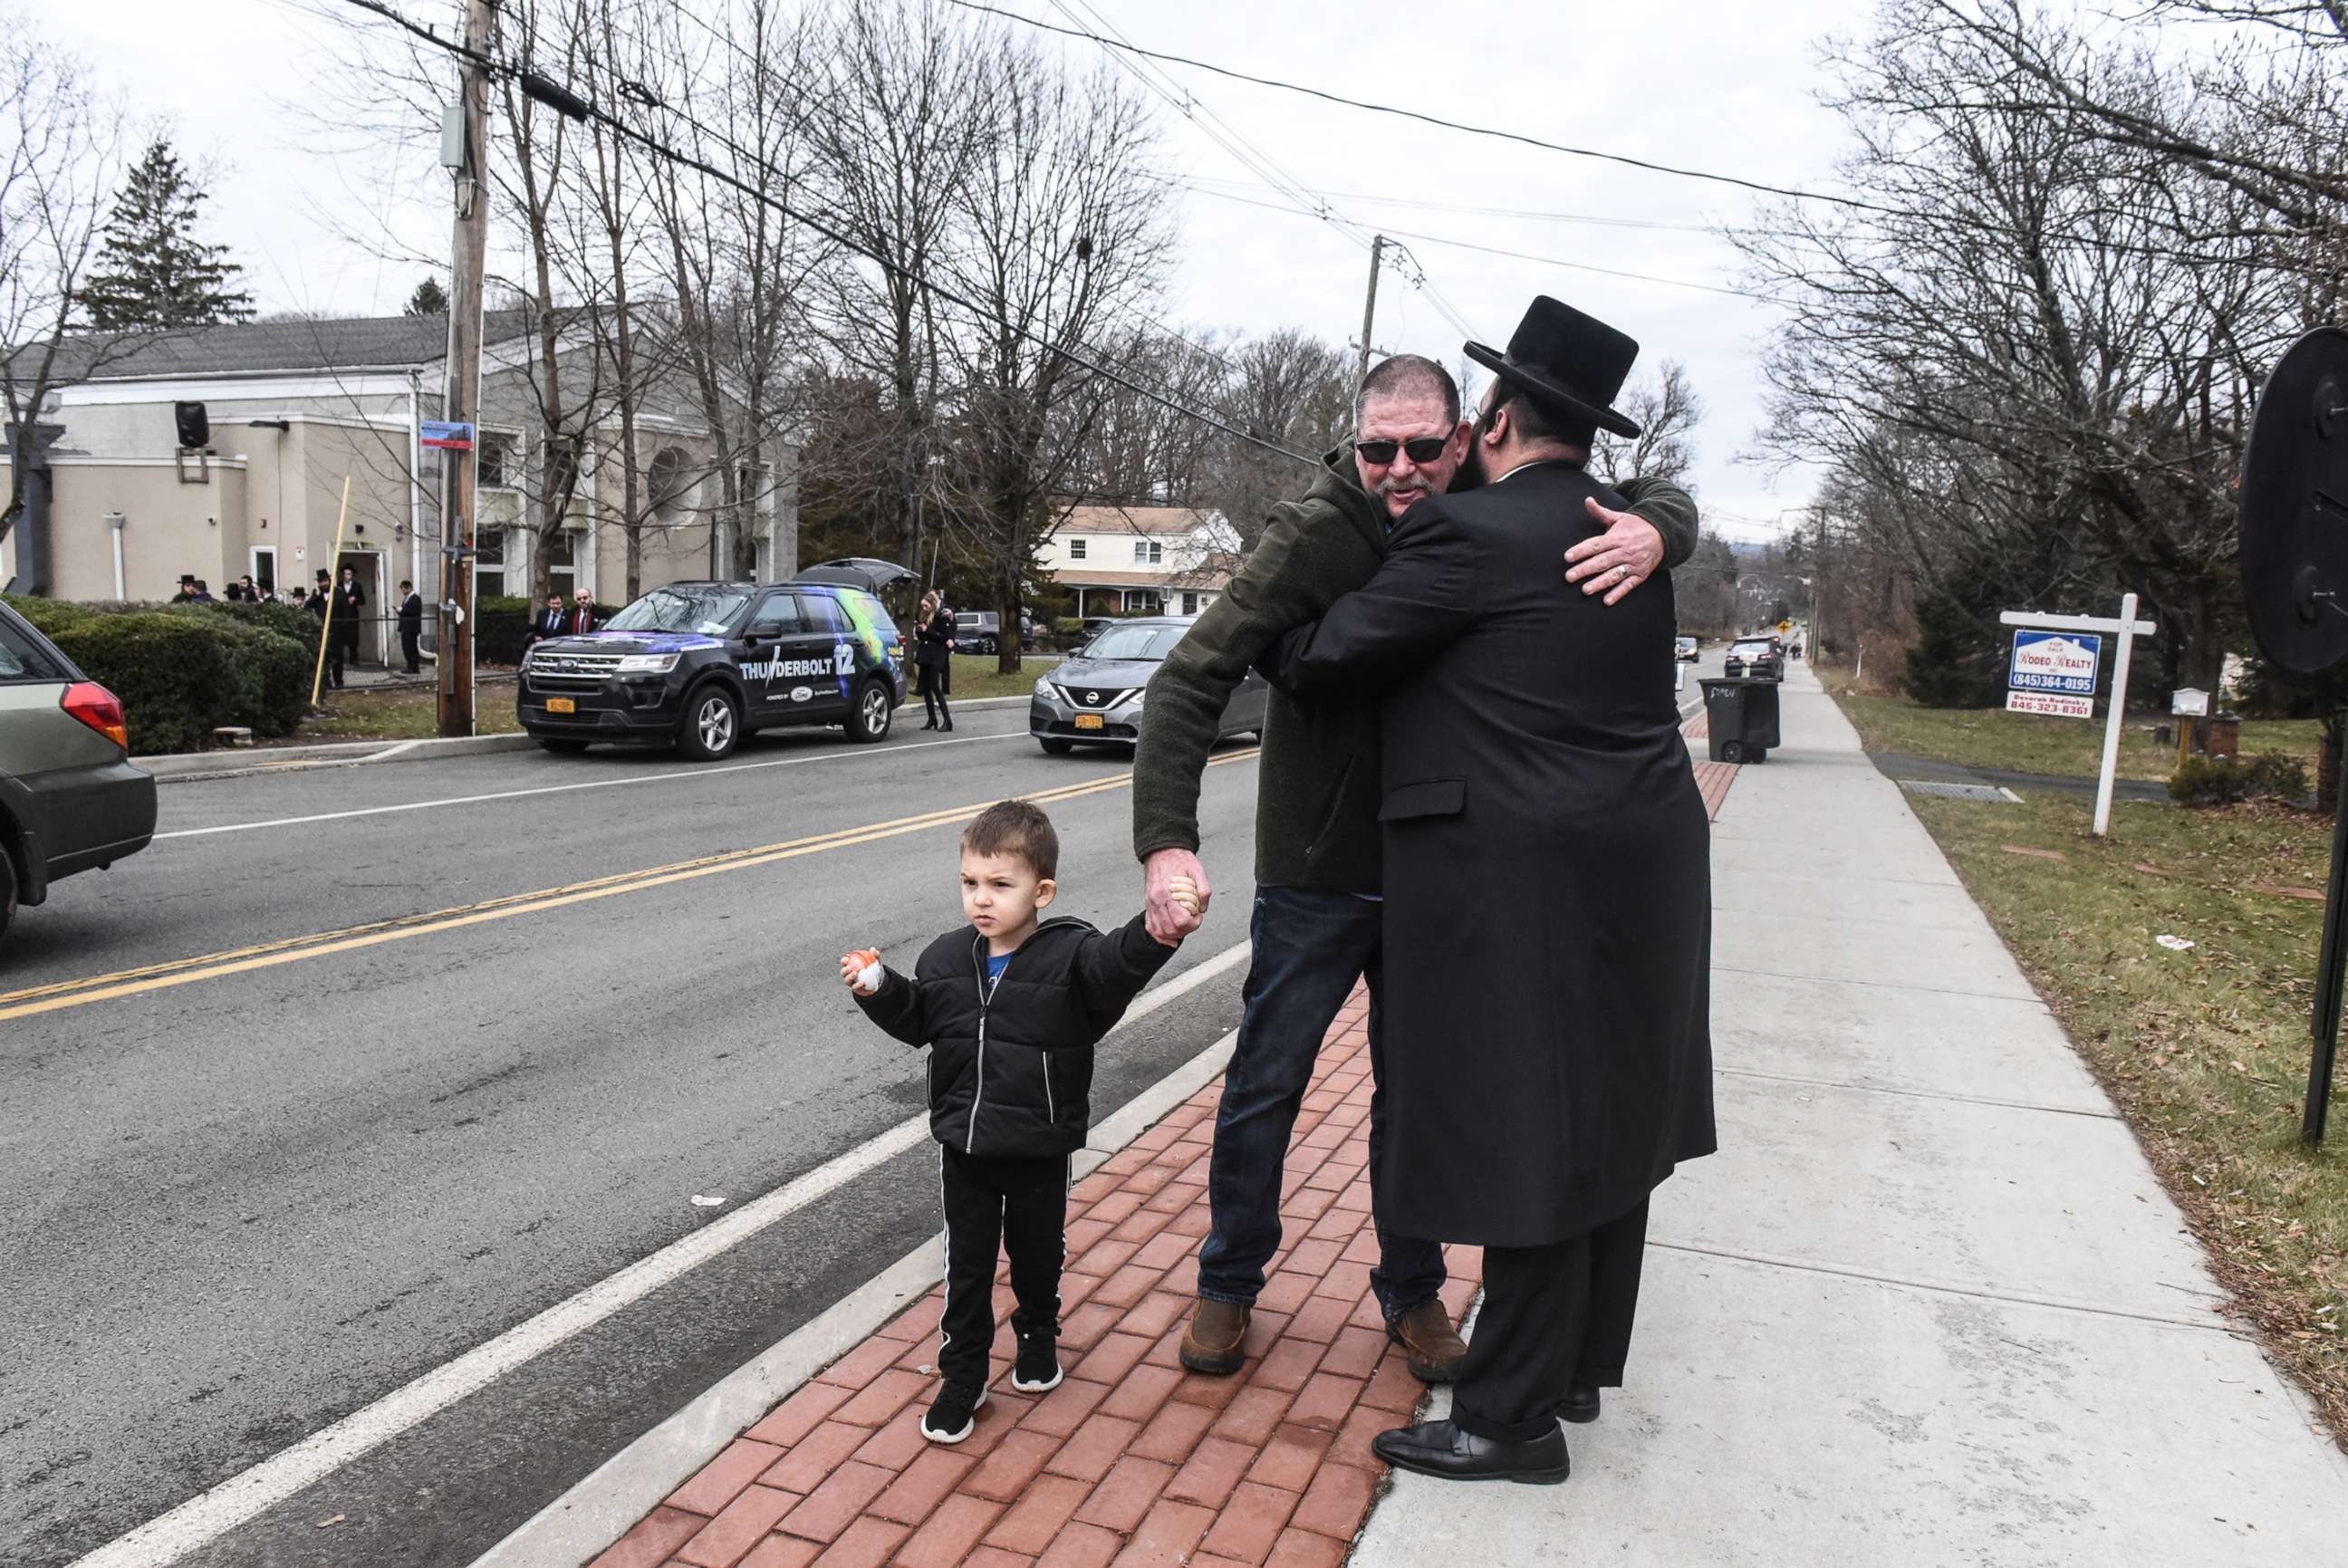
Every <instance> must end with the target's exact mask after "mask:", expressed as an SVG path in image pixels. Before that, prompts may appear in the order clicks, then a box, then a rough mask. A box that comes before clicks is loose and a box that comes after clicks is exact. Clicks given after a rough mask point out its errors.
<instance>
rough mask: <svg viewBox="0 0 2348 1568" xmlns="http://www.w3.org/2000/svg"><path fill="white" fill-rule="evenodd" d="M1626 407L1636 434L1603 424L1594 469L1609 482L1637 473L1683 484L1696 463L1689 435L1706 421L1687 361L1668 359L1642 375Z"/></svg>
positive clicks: (1593, 456)
mask: <svg viewBox="0 0 2348 1568" xmlns="http://www.w3.org/2000/svg"><path fill="white" fill-rule="evenodd" d="M1622 411H1623V412H1624V413H1625V414H1627V415H1629V416H1630V417H1631V422H1632V424H1634V425H1636V426H1638V427H1639V434H1638V435H1637V436H1635V437H1626V436H1617V435H1614V434H1612V432H1611V431H1606V430H1601V431H1600V432H1599V433H1598V443H1597V445H1596V446H1595V447H1593V448H1592V449H1591V453H1590V467H1591V472H1593V473H1595V474H1597V475H1598V477H1599V478H1601V479H1602V480H1605V481H1606V482H1607V483H1608V484H1610V485H1619V484H1622V483H1623V482H1624V481H1625V480H1629V479H1631V478H1632V476H1633V475H1636V476H1638V477H1640V478H1643V479H1650V480H1668V481H1670V482H1671V483H1673V484H1675V485H1679V486H1681V487H1683V488H1684V487H1685V486H1686V483H1687V476H1688V471H1689V470H1690V469H1693V468H1694V467H1695V446H1694V442H1693V441H1692V440H1691V439H1690V435H1691V433H1692V432H1693V431H1694V429H1695V428H1696V426H1698V425H1700V424H1702V423H1703V422H1704V399H1703V398H1701V397H1697V396H1696V390H1695V387H1694V384H1693V383H1692V382H1690V381H1689V380H1688V373H1687V366H1684V365H1682V364H1680V363H1679V362H1678V361H1677V360H1672V359H1666V360H1664V361H1663V364H1662V365H1661V366H1658V367H1657V368H1656V372H1655V374H1654V376H1653V377H1652V378H1650V377H1644V376H1642V377H1640V378H1639V379H1638V380H1636V381H1634V382H1632V384H1631V387H1630V389H1629V390H1628V391H1627V392H1625V393H1624V394H1623V397H1622Z"/></svg>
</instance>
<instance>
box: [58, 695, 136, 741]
mask: <svg viewBox="0 0 2348 1568" xmlns="http://www.w3.org/2000/svg"><path fill="white" fill-rule="evenodd" d="M64 707H65V710H66V711H67V713H69V714H71V715H73V717H76V718H77V719H79V720H81V721H82V722H83V723H84V724H86V725H88V726H89V727H91V728H92V729H94V730H96V731H98V733H99V734H100V735H102V736H104V737H106V738H107V739H108V740H111V741H112V742H114V744H115V745H117V746H119V747H120V748H122V749H123V750H125V751H128V750H129V749H130V727H129V723H128V722H126V721H125V720H124V718H123V717H122V704H121V703H120V702H119V701H118V700H116V698H115V696H114V694H113V693H112V692H110V691H108V690H107V689H106V688H105V687H104V686H100V685H98V683H97V682H96V681H76V682H75V683H74V684H73V685H71V686H67V687H66V695H65V703H64Z"/></svg>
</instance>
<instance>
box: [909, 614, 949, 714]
mask: <svg viewBox="0 0 2348 1568" xmlns="http://www.w3.org/2000/svg"><path fill="white" fill-rule="evenodd" d="M953 634H954V618H953V611H952V610H949V609H947V608H946V602H945V596H944V595H943V594H942V593H939V592H938V591H937V590H936V589H934V588H932V589H931V590H930V591H929V592H928V593H924V594H922V614H921V624H919V625H917V626H915V627H914V628H913V640H914V644H915V647H914V650H913V675H914V680H915V684H916V688H917V689H918V690H919V691H920V692H921V694H922V709H923V710H924V711H925V712H927V713H928V714H929V716H930V721H929V722H928V723H927V724H924V725H923V726H922V728H923V729H945V730H950V729H952V728H953V711H952V710H951V709H949V708H948V707H946V693H947V691H948V690H949V689H950V688H951V687H952V686H953Z"/></svg>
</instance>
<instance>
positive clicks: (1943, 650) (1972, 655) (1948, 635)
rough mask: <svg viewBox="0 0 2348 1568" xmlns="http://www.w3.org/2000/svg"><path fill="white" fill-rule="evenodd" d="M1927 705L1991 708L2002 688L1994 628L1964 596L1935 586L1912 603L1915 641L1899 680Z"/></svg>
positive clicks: (2000, 653)
mask: <svg viewBox="0 0 2348 1568" xmlns="http://www.w3.org/2000/svg"><path fill="white" fill-rule="evenodd" d="M1900 684H1901V685H1903V686H1906V687H1907V688H1908V695H1909V696H1912V697H1914V698H1915V699H1916V700H1917V701H1918V702H1920V703H1921V704H1922V705H1923V706H1924V707H1994V706H1995V705H1996V704H1997V703H1998V702H1999V701H2000V700H2002V699H2001V697H2000V696H1999V694H2000V693H2001V692H2003V690H2004V689H2005V665H2004V663H2003V649H2002V648H2001V647H2000V645H1999V641H1998V633H1997V624H1996V623H1995V622H1993V621H1991V620H1989V619H1987V618H1986V617H1985V616H1983V615H1982V614H1980V613H1979V612H1977V611H1976V610H1974V609H1973V608H1972V606H1971V605H1970V604H1968V603H1966V599H1965V596H1964V595H1963V594H1962V593H1959V592H1954V591H1952V590H1951V589H1948V588H1936V589H1934V590H1933V591H1932V592H1931V593H1926V594H1923V595H1921V596H1920V597H1919V598H1918V599H1917V601H1916V643H1915V645H1914V646H1913V647H1911V648H1910V649H1909V650H1908V667H1907V670H1906V672H1905V674H1904V676H1902V678H1901V682H1900Z"/></svg>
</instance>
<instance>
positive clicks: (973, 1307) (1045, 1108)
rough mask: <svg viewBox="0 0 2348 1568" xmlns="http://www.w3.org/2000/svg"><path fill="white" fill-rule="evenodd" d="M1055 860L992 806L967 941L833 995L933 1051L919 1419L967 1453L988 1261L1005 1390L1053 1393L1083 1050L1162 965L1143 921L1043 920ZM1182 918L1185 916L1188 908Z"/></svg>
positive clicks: (1082, 1111) (862, 971) (1038, 830)
mask: <svg viewBox="0 0 2348 1568" xmlns="http://www.w3.org/2000/svg"><path fill="white" fill-rule="evenodd" d="M1059 859H1060V841H1059V835H1057V834H1056V833H1055V832H1054V831H1053V830H1052V822H1051V819H1050V818H1048V817H1046V816H1045V815H1044V813H1043V811H1042V810H1040V809H1039V808H1037V807H1036V806H1035V805H1033V804H1031V803H1030V802H1028V801H1025V800H1004V801H999V802H997V803H996V804H994V805H993V806H989V807H988V808H987V809H986V810H983V811H982V812H980V813H979V814H978V817H977V819H976V820H974V821H973V822H972V823H971V824H970V826H969V827H968V828H966V829H964V830H963V835H962V907H963V913H964V914H966V915H968V916H969V917H970V924H969V925H968V926H967V927H965V928H963V929H962V930H959V931H952V932H948V933H947V934H945V935H943V936H941V937H939V938H938V939H937V940H936V941H935V942H932V943H931V944H929V946H928V947H927V948H925V949H924V950H923V951H922V956H921V957H920V958H919V959H918V960H917V961H916V962H915V963H914V965H913V974H912V977H911V979H907V978H906V977H905V976H904V975H900V974H898V973H897V972H896V971H894V970H891V969H887V968H883V967H882V966H881V964H880V954H878V953H875V952H873V951H872V950H870V949H869V948H868V949H863V950H860V951H858V952H854V953H850V954H843V955H842V956H841V958H840V961H839V975H840V978H841V979H843V980H845V981H847V982H848V985H849V988H850V990H851V991H852V992H853V993H854V994H855V996H856V1002H857V1006H860V1007H862V1008H863V1009H864V1011H865V1012H866V1013H867V1014H869V1015H870V1016H871V1019H872V1021H873V1022H874V1023H876V1024H878V1025H880V1026H881V1027H882V1028H884V1029H886V1030H888V1031H889V1033H891V1035H894V1036H895V1037H897V1038H898V1039H901V1040H902V1041H904V1042H905V1043H906V1044H907V1045H909V1046H923V1045H925V1046H928V1047H930V1063H929V1069H930V1130H931V1132H932V1134H933V1135H934V1136H935V1137H936V1139H937V1140H938V1142H939V1144H940V1146H941V1147H940V1150H939V1161H940V1172H939V1189H940V1196H941V1199H942V1202H943V1204H944V1207H945V1222H946V1305H945V1310H944V1311H943V1312H942V1313H941V1314H940V1315H939V1316H938V1328H939V1332H940V1334H941V1335H942V1337H943V1343H942V1346H940V1348H939V1351H938V1372H939V1376H940V1384H939V1388H938V1395H937V1399H936V1402H935V1403H933V1404H932V1406H931V1407H930V1411H929V1414H928V1415H927V1416H925V1417H923V1418H922V1436H923V1437H925V1438H927V1439H930V1441H932V1442H933V1443H958V1442H961V1441H962V1440H963V1439H964V1438H967V1437H968V1436H970V1434H971V1430H972V1429H973V1427H974V1426H975V1425H976V1424H977V1412H978V1408H979V1407H980V1406H981V1405H983V1404H984V1403H986V1382H987V1352H988V1350H989V1348H990V1347H991V1346H993V1344H994V1259H995V1254H996V1248H997V1246H998V1244H999V1245H1000V1246H1001V1247H1002V1249H1003V1251H1004V1252H1005V1253H1008V1254H1009V1256H1010V1259H1011V1288H1012V1291H1013V1293H1014V1295H1016V1296H1017V1297H1018V1302H1019V1305H1018V1309H1017V1310H1016V1311H1015V1312H1014V1313H1013V1314H1012V1315H1011V1326H1012V1329H1013V1331H1014V1333H1015V1334H1016V1335H1017V1336H1018V1341H1019V1346H1018V1354H1017V1357H1016V1358H1015V1361H1014V1366H1013V1368H1012V1373H1011V1386H1012V1387H1014V1388H1017V1389H1019V1390H1020V1391H1022V1392H1023V1393H1040V1392H1042V1391H1043V1390H1045V1389H1046V1388H1055V1387H1058V1386H1059V1383H1060V1357H1059V1336H1060V1261H1061V1257H1062V1254H1063V1242H1062V1235H1061V1232H1062V1227H1063V1226H1064V1224H1065V1223H1066V1219H1067V1190H1068V1157H1069V1156H1070V1155H1071V1154H1074V1153H1075V1152H1076V1150H1078V1149H1080V1148H1082V1147H1083V1146H1084V1141H1085V1133H1086V1130H1087V1129H1088V1127H1089V1125H1090V1118H1089V1107H1088V1106H1087V1104H1086V1095H1087V1093H1088V1092H1089V1090H1090V1089H1091V1088H1092V1078H1093V1046H1094V1044H1095V1043H1096V1042H1097V1041H1098V1040H1099V1039H1100V1037H1102V1036H1103V1035H1106V1034H1107V1033H1108V1031H1109V1030H1110V1029H1111V1028H1112V1027H1114V1026H1116V1024H1117V1020H1118V1019H1119V1018H1121V1017H1123V1016H1125V1009H1126V1007H1127V1006H1128V1005H1129V1004H1130V1003H1131V1002H1132V1001H1133V998H1134V996H1135V995H1136V994H1137V993H1138V992H1139V991H1140V989H1141V987H1142V986H1143V985H1146V984H1147V983H1148V979H1149V977H1150V976H1151V975H1155V974H1156V973H1158V971H1159V969H1160V968H1162V967H1164V965H1165V964H1166V961H1167V960H1168V959H1169V958H1170V957H1172V956H1173V949H1172V947H1171V946H1170V945H1165V944H1159V942H1158V941H1157V940H1156V939H1154V938H1153V937H1151V936H1150V934H1149V933H1148V928H1147V927H1146V926H1145V925H1144V923H1143V920H1142V917H1141V916H1140V915H1136V916H1134V917H1133V919H1132V921H1131V922H1130V923H1128V924H1126V925H1123V926H1120V927H1119V928H1118V929H1117V930H1116V931H1113V932H1108V933H1106V934H1104V933H1102V932H1098V931H1096V930H1094V929H1093V928H1092V927H1091V926H1090V925H1087V924H1086V923H1085V922H1083V921H1081V920H1076V919H1072V918H1062V919H1058V920H1042V919H1040V918H1039V916H1040V912H1042V911H1043V910H1045V909H1046V908H1048V907H1049V906H1050V904H1051V903H1052V899H1053V897H1054V895H1055V894H1056V892H1058V884H1057V883H1056V881H1055V880H1054V879H1055V877H1056V874H1057V872H1058V870H1059ZM1177 896H1178V898H1179V897H1180V896H1181V895H1180V893H1179V891H1178V893H1177ZM1185 903H1186V906H1188V907H1190V908H1192V909H1193V910H1194V911H1195V908H1196V904H1197V899H1196V895H1195V894H1192V895H1191V896H1190V897H1189V899H1188V900H1186V901H1185Z"/></svg>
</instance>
